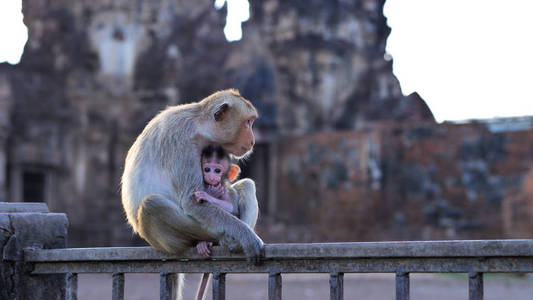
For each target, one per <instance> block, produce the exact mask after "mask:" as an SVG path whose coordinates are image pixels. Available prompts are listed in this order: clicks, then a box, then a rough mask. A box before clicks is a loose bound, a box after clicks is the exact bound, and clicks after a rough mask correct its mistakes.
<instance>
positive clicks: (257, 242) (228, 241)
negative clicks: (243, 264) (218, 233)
mask: <svg viewBox="0 0 533 300" xmlns="http://www.w3.org/2000/svg"><path fill="white" fill-rule="evenodd" d="M220 244H221V245H223V246H226V247H228V248H229V250H230V251H231V252H240V251H241V250H242V251H243V252H244V254H245V255H246V258H247V260H248V262H252V263H254V264H255V265H259V264H260V263H261V259H262V258H264V256H265V253H264V252H265V250H264V249H265V245H264V244H263V241H262V240H261V239H260V238H259V237H258V236H257V235H256V234H255V233H254V232H253V231H252V230H250V231H245V232H241V233H240V234H238V236H237V237H232V236H229V235H226V236H225V237H224V238H222V239H221V240H220Z"/></svg>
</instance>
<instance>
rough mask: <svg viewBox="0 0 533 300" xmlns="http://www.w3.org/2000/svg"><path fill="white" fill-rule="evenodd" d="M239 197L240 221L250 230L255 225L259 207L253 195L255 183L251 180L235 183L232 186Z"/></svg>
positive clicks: (246, 179)
mask: <svg viewBox="0 0 533 300" xmlns="http://www.w3.org/2000/svg"><path fill="white" fill-rule="evenodd" d="M231 187H232V188H234V189H235V191H236V192H237V194H238V195H239V197H238V201H239V213H240V219H241V220H242V221H243V222H244V223H246V224H248V226H250V228H252V230H253V229H254V228H255V224H256V223H257V217H258V215H259V205H258V204H257V197H256V195H255V183H254V181H253V180H251V179H248V178H245V179H241V180H239V181H237V182H235V183H234V184H233V185H232V186H231Z"/></svg>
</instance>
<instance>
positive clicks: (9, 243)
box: [0, 202, 68, 300]
mask: <svg viewBox="0 0 533 300" xmlns="http://www.w3.org/2000/svg"><path fill="white" fill-rule="evenodd" d="M28 204H29V203H22V204H17V203H5V202H0V255H1V257H0V299H14V300H23V299H24V300H26V299H28V300H30V299H35V300H37V299H51V300H52V299H57V300H60V299H65V283H66V280H65V275H30V274H29V272H30V271H31V270H30V269H28V266H27V265H26V263H25V262H24V258H23V249H24V248H28V247H34V248H39V249H57V248H65V246H66V238H67V227H68V220H67V217H66V215H65V214H57V213H49V212H48V208H47V207H46V205H42V206H36V205H32V204H29V205H28ZM35 208H37V209H35ZM41 208H44V209H41Z"/></svg>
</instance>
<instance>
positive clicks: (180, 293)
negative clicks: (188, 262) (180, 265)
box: [176, 273, 185, 300]
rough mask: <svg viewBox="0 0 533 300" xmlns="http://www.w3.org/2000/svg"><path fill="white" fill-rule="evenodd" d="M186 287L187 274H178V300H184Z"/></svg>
mask: <svg viewBox="0 0 533 300" xmlns="http://www.w3.org/2000/svg"><path fill="white" fill-rule="evenodd" d="M184 285H185V274H183V273H178V276H176V300H182V299H183V286H184Z"/></svg>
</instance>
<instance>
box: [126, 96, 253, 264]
mask: <svg viewBox="0 0 533 300" xmlns="http://www.w3.org/2000/svg"><path fill="white" fill-rule="evenodd" d="M257 116H258V115H257V110H256V109H255V107H254V106H253V105H252V104H251V103H250V102H249V101H248V100H246V99H244V98H243V97H241V95H240V94H239V93H238V92H237V91H235V90H224V91H220V92H217V93H214V94H212V95H210V96H209V97H207V98H205V99H203V100H202V101H200V102H197V103H190V104H185V105H178V106H173V107H169V108H167V109H165V110H164V111H162V112H161V113H159V114H158V115H157V116H156V117H154V118H153V119H152V120H151V121H150V122H149V123H148V125H146V128H145V129H144V130H143V132H142V133H141V134H140V135H139V137H137V140H136V141H135V142H134V143H133V146H132V147H131V148H130V150H129V151H128V155H127V157H126V164H125V167H124V174H123V175H122V205H123V206H124V210H125V211H126V215H127V218H128V222H129V223H130V224H131V226H132V227H133V230H134V231H135V232H137V233H139V235H140V236H141V237H142V238H144V239H145V240H146V241H147V242H148V243H150V245H152V246H153V247H154V248H156V249H159V250H162V251H165V252H168V253H181V252H182V251H183V250H185V249H186V248H188V247H192V246H193V245H194V242H195V241H208V240H217V241H219V243H220V244H221V245H224V246H227V247H228V248H229V249H230V250H231V251H239V250H241V249H242V250H243V251H244V253H245V254H246V256H247V257H248V259H249V260H250V261H253V262H254V263H258V262H259V259H260V257H261V251H262V249H263V241H262V240H261V239H260V238H259V237H258V236H257V235H256V234H255V233H254V231H253V227H254V226H255V222H256V220H257V215H258V205H257V199H256V196H255V184H254V182H253V181H252V180H250V179H242V180H239V181H237V182H236V183H235V184H233V185H232V186H233V187H234V188H235V190H236V191H237V193H238V194H239V198H240V199H241V200H242V201H243V202H242V203H241V205H240V207H242V208H243V209H242V211H241V212H240V213H241V219H240V220H239V219H238V218H236V217H234V216H232V215H231V214H230V213H228V212H226V211H224V210H223V209H221V208H219V207H217V206H215V205H212V204H210V203H205V202H204V203H199V202H197V201H196V200H195V199H194V196H193V194H194V192H196V191H200V190H202V187H203V182H204V180H203V176H202V171H201V167H200V166H201V163H200V156H201V151H202V149H203V148H204V147H206V146H207V145H209V144H217V145H221V146H222V147H223V148H224V149H225V150H226V151H228V152H229V153H231V154H232V155H234V156H236V157H238V158H240V157H243V156H245V155H247V154H248V153H250V152H251V150H252V148H253V146H254V143H255V140H254V135H253V132H252V125H253V122H254V120H255V119H256V118H257Z"/></svg>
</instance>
